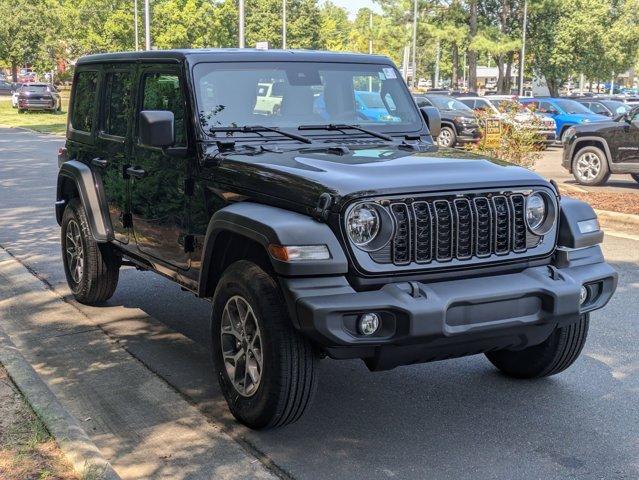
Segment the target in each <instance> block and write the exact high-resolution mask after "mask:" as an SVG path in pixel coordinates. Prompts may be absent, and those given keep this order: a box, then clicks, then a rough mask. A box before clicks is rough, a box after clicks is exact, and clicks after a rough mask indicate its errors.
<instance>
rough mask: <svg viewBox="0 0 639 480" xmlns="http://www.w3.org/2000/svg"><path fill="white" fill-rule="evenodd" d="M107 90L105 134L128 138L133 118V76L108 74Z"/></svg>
mask: <svg viewBox="0 0 639 480" xmlns="http://www.w3.org/2000/svg"><path fill="white" fill-rule="evenodd" d="M105 89H106V92H105V95H106V96H105V105H104V108H105V111H104V126H103V130H104V133H107V134H109V135H115V136H117V137H126V132H127V129H128V126H129V119H130V118H131V74H130V73H129V72H112V73H108V74H107V76H106V81H105Z"/></svg>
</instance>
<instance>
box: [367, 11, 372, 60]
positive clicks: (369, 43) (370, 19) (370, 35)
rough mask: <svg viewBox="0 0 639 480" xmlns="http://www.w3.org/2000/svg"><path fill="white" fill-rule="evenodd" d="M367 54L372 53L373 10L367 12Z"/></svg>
mask: <svg viewBox="0 0 639 480" xmlns="http://www.w3.org/2000/svg"><path fill="white" fill-rule="evenodd" d="M368 54H369V55H372V54H373V11H372V10H371V11H370V12H368Z"/></svg>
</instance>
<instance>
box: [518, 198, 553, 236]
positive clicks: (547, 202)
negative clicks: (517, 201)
mask: <svg viewBox="0 0 639 480" xmlns="http://www.w3.org/2000/svg"><path fill="white" fill-rule="evenodd" d="M536 199H540V200H541V202H542V205H543V218H542V219H541V220H539V221H537V222H536V223H534V224H531V221H530V219H529V212H530V209H531V208H532V207H531V202H533V201H537V200H536ZM536 208H538V207H536ZM525 218H526V226H527V227H528V230H529V231H530V232H532V233H533V234H535V235H538V236H543V235H545V234H547V233H548V232H549V231H550V230H551V229H552V228H553V226H554V225H555V223H556V221H557V207H556V205H555V202H554V201H553V199H552V198H551V197H550V195H549V194H548V193H547V192H546V191H545V190H534V191H533V192H531V193H530V195H528V196H527V197H526V214H525Z"/></svg>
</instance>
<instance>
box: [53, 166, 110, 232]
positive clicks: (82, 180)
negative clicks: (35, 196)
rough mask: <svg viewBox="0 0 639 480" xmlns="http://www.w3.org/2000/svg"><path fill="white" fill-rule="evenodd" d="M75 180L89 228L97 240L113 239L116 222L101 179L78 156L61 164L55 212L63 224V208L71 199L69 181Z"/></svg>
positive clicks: (59, 223) (60, 223)
mask: <svg viewBox="0 0 639 480" xmlns="http://www.w3.org/2000/svg"><path fill="white" fill-rule="evenodd" d="M68 182H72V183H73V184H74V185H75V188H76V190H77V192H78V196H79V197H80V201H81V202H82V205H83V206H84V209H85V210H86V213H87V218H88V220H89V228H90V229H91V234H92V235H93V238H94V239H95V241H96V242H108V241H111V240H113V226H112V225H111V218H110V217H109V210H108V208H107V202H106V197H105V196H104V186H103V185H102V179H101V178H100V177H99V176H98V175H94V174H93V172H92V171H91V169H90V168H89V167H88V166H87V165H86V164H84V163H82V162H79V161H77V160H69V161H68V162H64V163H63V164H62V165H61V166H60V171H59V172H58V185H57V192H56V205H55V216H56V220H57V221H58V225H62V215H63V214H64V208H65V206H66V204H67V203H68V201H69V200H70V198H69V194H68V189H67V185H68Z"/></svg>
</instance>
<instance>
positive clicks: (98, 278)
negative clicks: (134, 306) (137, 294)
mask: <svg viewBox="0 0 639 480" xmlns="http://www.w3.org/2000/svg"><path fill="white" fill-rule="evenodd" d="M61 240H62V242H61V243H62V259H63V263H64V273H65V275H66V277H67V283H68V285H69V288H70V289H71V292H72V293H73V296H74V297H75V299H76V300H77V301H78V302H80V303H84V304H86V305H94V304H98V303H102V302H105V301H107V300H108V299H109V298H111V297H112V296H113V293H114V292H115V288H116V287H117V285H118V278H119V272H120V265H121V264H122V258H121V257H120V256H119V255H118V254H117V253H116V252H115V251H114V249H113V247H111V245H109V244H106V243H98V242H96V241H95V240H94V239H93V235H91V231H90V229H89V222H88V219H87V215H86V212H85V211H84V207H83V206H82V203H81V202H80V201H79V199H77V198H74V199H72V200H71V201H70V202H69V204H68V205H67V207H66V208H65V210H64V215H63V216H62V239H61Z"/></svg>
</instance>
